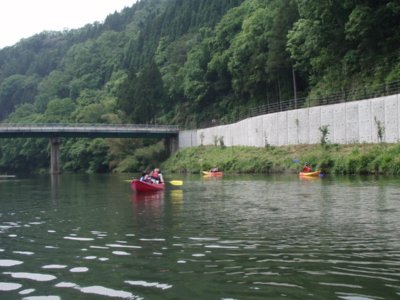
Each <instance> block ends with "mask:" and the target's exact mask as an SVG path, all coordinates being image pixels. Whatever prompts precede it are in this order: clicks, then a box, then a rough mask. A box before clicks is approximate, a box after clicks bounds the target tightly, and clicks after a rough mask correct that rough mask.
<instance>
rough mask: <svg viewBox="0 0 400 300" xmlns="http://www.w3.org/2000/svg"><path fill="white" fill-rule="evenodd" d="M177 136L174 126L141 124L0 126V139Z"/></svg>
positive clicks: (177, 129) (177, 132)
mask: <svg viewBox="0 0 400 300" xmlns="http://www.w3.org/2000/svg"><path fill="white" fill-rule="evenodd" d="M178 134H179V128H178V126H174V125H141V124H139V125H138V124H117V125H108V124H6V123H2V124H0V138H17V137H24V138H28V137H85V138H96V137H104V138H138V137H147V138H163V137H173V136H177V135H178Z"/></svg>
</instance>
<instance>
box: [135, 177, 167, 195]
mask: <svg viewBox="0 0 400 300" xmlns="http://www.w3.org/2000/svg"><path fill="white" fill-rule="evenodd" d="M131 187H132V190H134V191H136V192H138V193H144V192H157V191H162V190H163V189H164V183H150V182H144V181H140V180H138V179H134V180H132V182H131Z"/></svg>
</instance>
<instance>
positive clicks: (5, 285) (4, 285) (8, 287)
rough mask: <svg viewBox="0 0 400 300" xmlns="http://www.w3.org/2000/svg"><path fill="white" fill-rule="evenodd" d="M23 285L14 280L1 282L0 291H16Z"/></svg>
mask: <svg viewBox="0 0 400 300" xmlns="http://www.w3.org/2000/svg"><path fill="white" fill-rule="evenodd" d="M20 287H22V284H19V283H12V282H0V291H5V292H8V291H15V290H18V289H19V288H20Z"/></svg>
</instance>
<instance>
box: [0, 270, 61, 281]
mask: <svg viewBox="0 0 400 300" xmlns="http://www.w3.org/2000/svg"><path fill="white" fill-rule="evenodd" d="M3 274H6V275H11V277H12V278H18V279H30V280H34V281H51V280H54V279H56V278H57V277H55V276H53V275H48V274H39V273H25V272H4V273H3Z"/></svg>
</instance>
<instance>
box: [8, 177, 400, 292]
mask: <svg viewBox="0 0 400 300" xmlns="http://www.w3.org/2000/svg"><path fill="white" fill-rule="evenodd" d="M164 176H165V177H167V179H170V180H172V179H183V180H184V185H183V186H181V187H173V186H171V185H169V186H168V188H167V189H166V190H165V191H164V192H162V193H157V194H150V195H145V196H138V195H136V194H135V193H134V192H132V191H131V190H130V185H129V183H126V182H124V179H127V177H128V176H123V175H67V174H63V175H61V176H59V177H54V178H52V177H51V176H43V177H34V178H26V179H24V178H16V179H5V180H4V179H3V180H1V179H0V239H1V244H0V299H29V300H36V299H46V300H58V299H151V300H152V299H175V300H176V299H207V300H208V299H210V300H211V299H221V300H234V299H238V300H239V299H346V300H366V299H400V178H391V179H387V178H386V179H383V178H379V179H376V178H364V179H362V178H329V177H326V178H317V179H316V180H300V179H299V178H297V176H295V175H292V176H265V177H264V176H263V177H260V176H259V177H256V176H254V177H253V176H249V177H247V176H246V177H242V176H231V177H230V176H226V177H225V178H222V179H216V180H212V179H211V180H210V179H204V178H201V177H199V176H193V177H184V178H179V177H178V178H177V177H176V176H175V177H173V176H171V177H173V178H168V177H169V176H168V174H167V175H164ZM128 178H129V177H128Z"/></svg>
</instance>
